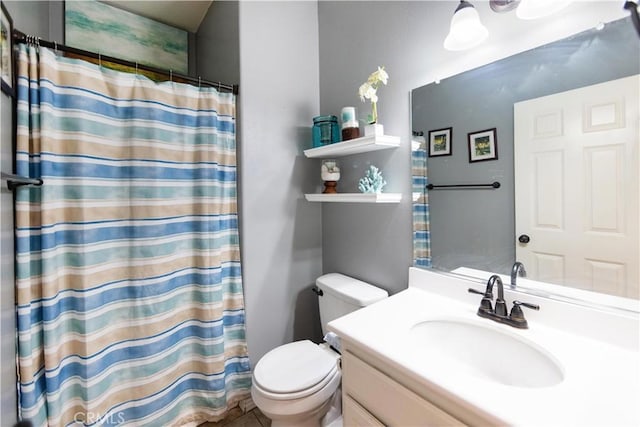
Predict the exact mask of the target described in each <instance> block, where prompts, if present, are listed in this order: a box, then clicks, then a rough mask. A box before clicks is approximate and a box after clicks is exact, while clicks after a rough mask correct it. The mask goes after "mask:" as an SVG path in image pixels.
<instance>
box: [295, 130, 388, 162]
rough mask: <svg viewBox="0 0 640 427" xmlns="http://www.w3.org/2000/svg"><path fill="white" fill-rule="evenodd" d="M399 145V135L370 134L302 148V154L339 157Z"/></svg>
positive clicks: (311, 156) (316, 156)
mask: <svg viewBox="0 0 640 427" xmlns="http://www.w3.org/2000/svg"><path fill="white" fill-rule="evenodd" d="M399 146H400V137H399V136H389V135H379V136H376V135H371V136H363V137H362V138H356V139H350V140H348V141H343V142H337V143H335V144H330V145H325V146H324V147H317V148H310V149H309V150H304V155H305V156H307V157H309V158H318V157H324V158H327V157H341V156H348V155H350V154H358V153H366V152H369V151H378V150H388V149H390V148H397V147H399Z"/></svg>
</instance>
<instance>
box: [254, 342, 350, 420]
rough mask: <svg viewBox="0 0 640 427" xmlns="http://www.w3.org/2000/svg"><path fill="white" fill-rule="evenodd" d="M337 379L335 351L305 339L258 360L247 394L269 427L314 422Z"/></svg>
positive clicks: (326, 406) (323, 411)
mask: <svg viewBox="0 0 640 427" xmlns="http://www.w3.org/2000/svg"><path fill="white" fill-rule="evenodd" d="M284 361H286V362H284ZM283 362H284V363H283ZM341 379H342V373H341V371H340V355H339V354H338V353H337V352H335V351H334V350H331V349H330V348H329V347H328V346H326V345H323V344H320V345H318V344H315V343H313V342H311V341H309V340H304V341H296V342H293V343H290V344H285V345H283V346H280V347H278V348H276V349H274V350H272V351H270V352H269V353H267V354H266V355H265V356H264V357H263V358H262V359H261V360H260V362H258V365H256V367H255V369H254V372H253V385H252V388H251V397H252V398H253V401H254V403H255V404H256V406H257V407H258V408H260V410H261V411H262V413H263V414H265V415H266V416H267V417H268V418H270V419H271V420H272V426H273V427H278V426H318V425H320V420H321V419H322V417H324V415H325V414H326V413H327V411H328V410H329V408H330V403H331V400H332V399H331V398H332V397H333V395H334V394H335V393H336V391H337V390H338V387H339V386H340V381H341Z"/></svg>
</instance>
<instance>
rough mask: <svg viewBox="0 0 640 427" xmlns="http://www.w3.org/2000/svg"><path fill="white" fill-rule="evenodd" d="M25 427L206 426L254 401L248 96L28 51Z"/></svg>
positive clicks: (23, 235) (23, 227) (20, 166)
mask: <svg viewBox="0 0 640 427" xmlns="http://www.w3.org/2000/svg"><path fill="white" fill-rule="evenodd" d="M18 68H19V77H18V80H19V82H18V114H17V117H18V136H17V165H16V166H17V172H18V173H19V174H22V175H28V176H30V177H38V178H42V179H43V181H44V185H42V187H40V188H36V187H34V188H21V189H19V190H18V192H17V200H16V227H17V229H16V239H17V264H16V281H17V284H16V292H17V297H16V298H17V311H18V318H17V319H18V373H19V384H18V388H19V406H20V416H21V419H24V420H31V421H32V422H33V423H34V425H36V426H44V425H49V426H67V425H96V426H97V425H135V426H154V427H160V426H170V425H197V424H199V423H202V422H204V421H214V420H217V419H219V418H220V417H221V416H222V415H223V414H224V412H226V410H227V409H228V408H230V407H232V406H234V405H235V404H236V403H237V402H238V401H239V400H241V399H244V398H246V397H247V396H249V390H250V382H251V374H250V367H249V361H248V356H247V347H246V341H245V326H244V301H243V293H242V282H241V274H240V261H239V259H240V257H239V243H238V215H237V209H236V165H235V159H236V154H235V96H234V95H233V94H228V93H218V92H217V91H216V90H215V89H213V88H198V87H192V86H189V85H185V84H179V83H171V82H165V83H161V84H157V83H154V82H152V81H151V80H149V79H147V78H145V77H142V76H139V75H136V74H129V73H124V72H118V71H113V70H107V69H104V68H101V67H99V66H97V65H94V64H91V63H88V62H85V61H81V60H77V59H70V58H62V57H58V56H57V55H56V54H55V53H54V52H53V51H51V50H48V49H44V48H39V49H36V48H35V47H33V46H27V45H20V46H19V61H18Z"/></svg>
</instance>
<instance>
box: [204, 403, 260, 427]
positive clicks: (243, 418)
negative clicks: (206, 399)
mask: <svg viewBox="0 0 640 427" xmlns="http://www.w3.org/2000/svg"><path fill="white" fill-rule="evenodd" d="M198 427H271V420H270V419H269V418H267V417H266V416H265V415H264V414H263V413H262V412H260V410H259V409H258V408H254V409H252V410H251V411H249V412H247V413H246V414H243V413H242V410H241V409H240V408H239V407H237V406H236V407H235V408H233V409H232V410H230V411H229V413H228V414H227V416H226V417H225V419H224V420H221V421H218V422H216V423H204V424H200V426H198Z"/></svg>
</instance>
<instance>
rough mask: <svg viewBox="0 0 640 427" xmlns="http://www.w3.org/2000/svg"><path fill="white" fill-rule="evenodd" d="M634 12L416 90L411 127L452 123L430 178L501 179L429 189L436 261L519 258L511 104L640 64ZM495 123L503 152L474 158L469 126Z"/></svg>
mask: <svg viewBox="0 0 640 427" xmlns="http://www.w3.org/2000/svg"><path fill="white" fill-rule="evenodd" d="M639 45H640V43H639V42H638V38H637V36H636V34H635V32H634V29H633V27H632V26H631V22H630V18H626V19H622V20H619V21H615V22H612V23H610V24H608V25H607V26H606V27H605V29H604V30H602V31H596V30H588V31H586V32H584V33H581V34H579V35H576V36H573V37H570V38H567V39H564V40H561V41H558V42H554V43H551V44H549V45H545V46H542V47H539V48H536V49H533V50H529V51H527V52H523V53H520V54H518V55H514V56H511V57H509V58H506V59H503V60H501V61H497V62H494V63H492V64H490V65H487V66H484V67H481V68H478V69H475V70H472V71H467V72H465V73H462V74H459V75H457V76H454V77H451V78H448V79H445V80H442V81H441V82H440V84H430V85H426V86H423V87H420V88H418V89H416V90H414V91H413V94H412V102H413V129H414V130H422V131H424V132H425V136H428V135H427V131H428V130H430V129H440V128H444V127H453V138H452V142H453V143H452V155H451V156H443V157H430V158H428V161H427V166H428V171H429V181H430V182H431V183H433V184H455V183H483V182H493V181H494V180H497V181H500V182H501V184H502V186H501V188H500V189H498V190H446V191H443V190H438V191H431V192H430V193H429V202H430V208H431V209H430V212H429V213H430V220H431V249H432V253H433V266H434V267H435V268H439V269H443V270H451V269H454V268H457V267H460V266H466V267H472V268H479V269H482V270H487V271H495V272H502V273H507V272H508V271H510V269H511V265H512V264H513V262H514V261H515V242H516V240H515V238H516V236H515V211H514V206H515V202H514V182H513V175H514V166H513V128H514V124H513V104H514V103H516V102H520V101H524V100H527V99H532V98H538V97H541V96H545V95H550V94H553V93H558V92H564V91H567V90H571V89H576V88H579V87H583V86H588V85H592V84H596V83H601V82H604V81H609V80H614V79H618V78H622V77H627V76H630V75H634V74H638V73H639V72H640V49H638V48H639V47H640V46H639ZM493 127H495V128H497V147H498V160H492V161H485V162H477V163H471V164H470V163H469V161H468V157H469V156H468V148H467V147H468V144H467V133H468V132H474V131H478V130H483V129H487V128H493Z"/></svg>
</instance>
